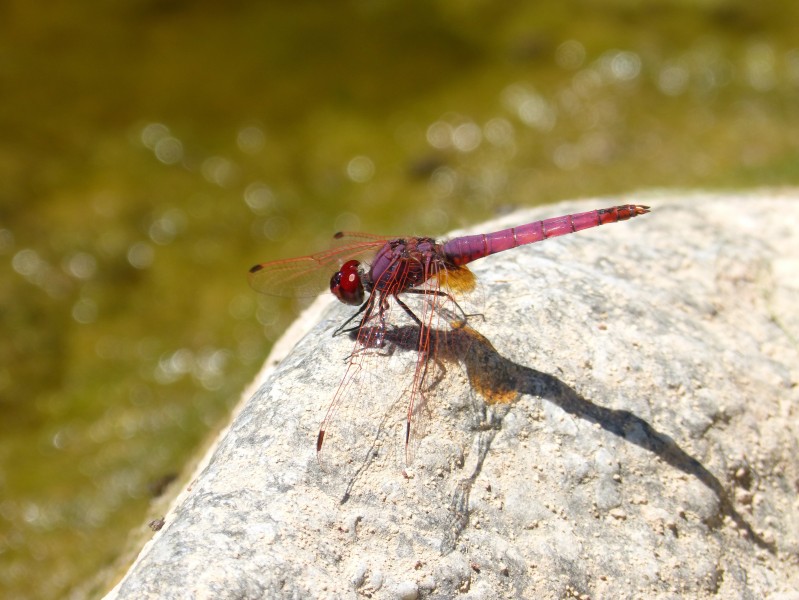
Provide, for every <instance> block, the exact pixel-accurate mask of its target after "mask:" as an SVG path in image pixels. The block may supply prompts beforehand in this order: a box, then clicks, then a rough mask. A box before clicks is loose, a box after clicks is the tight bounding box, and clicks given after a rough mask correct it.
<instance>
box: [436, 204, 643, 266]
mask: <svg viewBox="0 0 799 600" xmlns="http://www.w3.org/2000/svg"><path fill="white" fill-rule="evenodd" d="M648 212H649V207H648V206H641V205H636V204H625V205H623V206H614V207H613V208H602V209H599V210H591V211H588V212H583V213H575V214H572V215H564V216H562V217H554V218H551V219H544V220H543V221H535V222H534V223H527V224H526V225H520V226H519V227H511V228H510V229H503V230H501V231H495V232H493V233H483V234H477V235H465V236H462V237H457V238H454V239H452V240H450V241H448V242H446V243H445V244H444V246H443V250H444V253H445V254H446V256H447V258H448V259H449V260H450V261H452V262H453V263H454V264H456V265H465V264H467V263H470V262H472V261H474V260H477V259H478V258H483V257H484V256H488V255H489V254H496V253H497V252H502V251H503V250H510V249H511V248H516V247H518V246H524V245H526V244H534V243H535V242H540V241H542V240H545V239H547V238H551V237H557V236H559V235H566V234H569V233H574V232H576V231H581V230H583V229H590V228H591V227H598V226H599V225H605V224H607V223H617V222H618V221H626V220H627V219H631V218H632V217H635V216H638V215H642V214H645V213H648Z"/></svg>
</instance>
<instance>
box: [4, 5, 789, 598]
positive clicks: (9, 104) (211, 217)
mask: <svg viewBox="0 0 799 600" xmlns="http://www.w3.org/2000/svg"><path fill="white" fill-rule="evenodd" d="M797 23H799V3H797V2H795V0H783V1H779V0H766V1H759V2H752V1H751V0H740V1H735V0H705V1H696V2H691V1H689V0H682V1H680V0H660V1H658V0H652V1H643V0H642V1H636V0H605V1H600V0H594V1H589V0H583V1H577V0H557V1H556V0H550V1H541V2H519V1H509V0H490V1H489V0H466V1H464V0H427V1H413V0H411V1H405V2H400V1H393V0H375V1H365V0H362V1H349V2H340V3H332V2H311V1H303V0H300V1H297V0H293V1H291V2H250V1H246V0H234V1H232V2H225V3H223V2H203V1H198V2H183V1H181V0H118V1H116V2H84V3H80V2H66V1H63V0H62V1H59V0H53V1H51V2H47V3H44V4H41V3H27V2H22V1H21V0H10V1H7V2H4V3H3V4H2V6H0V93H2V97H1V99H0V311H2V312H0V595H5V596H7V597H17V598H19V597H29V598H61V597H64V596H66V595H68V594H70V593H71V594H72V596H73V597H84V596H95V595H98V594H100V593H102V592H103V591H104V590H105V589H107V588H106V587H105V586H107V585H108V584H109V583H110V582H111V581H112V580H113V576H114V575H113V572H114V569H115V568H117V567H118V566H119V565H123V564H124V561H125V558H124V557H123V558H120V556H121V555H122V553H123V552H125V550H126V548H127V549H128V550H129V549H130V548H131V547H135V545H136V543H137V542H136V541H135V540H136V537H135V536H138V537H146V536H147V535H150V534H151V532H150V531H149V529H146V526H144V525H143V523H145V522H146V520H147V519H149V518H152V515H153V514H155V515H157V514H158V512H157V509H156V508H154V507H153V504H152V503H153V502H154V497H155V496H157V495H158V494H159V493H160V492H161V491H162V490H163V487H164V485H165V484H166V483H167V482H168V481H169V480H170V479H171V478H172V477H174V476H176V475H178V474H179V473H181V470H182V469H183V466H184V465H185V464H186V462H187V461H188V460H190V458H191V457H192V456H193V455H196V453H197V451H198V448H200V447H201V446H202V445H203V444H206V443H208V440H209V439H211V436H212V434H213V432H214V431H215V430H217V429H218V428H219V427H220V426H221V425H222V424H224V422H225V420H226V418H227V415H228V414H229V412H230V410H231V407H232V406H233V405H234V403H235V402H236V401H237V400H238V396H239V394H240V392H241V391H242V389H243V388H244V387H245V385H246V384H247V383H249V382H250V381H251V379H252V378H253V376H254V375H255V373H256V372H257V370H258V369H259V367H260V366H261V363H262V361H263V359H264V358H265V356H266V354H267V351H268V349H269V346H270V344H271V342H272V341H273V340H274V339H276V337H277V336H278V335H279V334H280V332H281V331H282V330H283V329H284V328H285V326H286V325H287V324H288V323H289V322H290V320H291V319H292V318H293V315H295V314H296V307H292V306H290V305H281V304H279V303H278V302H277V301H275V300H271V299H268V298H266V297H257V295H256V294H255V293H254V292H253V291H252V290H251V289H250V288H249V287H248V285H247V281H246V272H247V269H248V268H249V267H250V266H251V265H252V264H253V263H256V262H262V261H265V260H270V259H275V258H279V257H285V256H290V255H295V254H305V253H309V252H312V251H316V250H320V249H322V248H324V247H326V245H327V240H328V239H329V237H330V235H331V234H332V233H333V232H335V231H337V230H339V229H362V230H366V231H370V232H374V233H386V234H399V233H411V234H414V233H415V234H429V235H435V234H441V233H444V232H446V231H447V230H448V229H452V228H454V227H458V226H462V225H466V224H470V223H475V222H479V221H480V220H483V219H486V218H489V217H491V216H493V215H496V214H497V213H499V212H505V211H508V210H511V209H513V208H515V207H524V206H530V205H534V204H540V203H546V202H552V201H555V200H559V199H566V198H574V197H580V196H588V195H590V196H596V195H600V194H601V195H607V196H609V197H612V199H609V200H608V201H607V202H606V203H605V204H613V203H616V202H617V201H618V202H629V201H635V199H636V198H635V191H636V190H640V189H644V188H654V187H714V188H720V187H724V188H739V187H751V186H758V185H785V184H787V185H795V184H796V183H797V182H798V181H799V41H797V35H796V24H797ZM697 210H701V207H697ZM553 216H554V215H553ZM653 218H655V217H653ZM309 443H311V442H310V441H309ZM131 531H134V538H131V537H129V536H130V532H131ZM131 539H133V540H134V541H131ZM98 573H104V574H103V575H99V576H98Z"/></svg>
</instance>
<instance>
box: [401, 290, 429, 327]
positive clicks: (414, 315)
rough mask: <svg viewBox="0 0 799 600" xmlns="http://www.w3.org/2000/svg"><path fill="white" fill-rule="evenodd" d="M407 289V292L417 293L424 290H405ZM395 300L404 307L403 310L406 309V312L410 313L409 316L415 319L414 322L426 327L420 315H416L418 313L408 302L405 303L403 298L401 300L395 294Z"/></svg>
mask: <svg viewBox="0 0 799 600" xmlns="http://www.w3.org/2000/svg"><path fill="white" fill-rule="evenodd" d="M405 291H406V292H417V293H420V292H422V290H405ZM394 300H396V301H397V304H399V305H400V306H401V307H402V310H404V311H405V312H406V313H408V316H409V317H410V318H411V319H413V322H414V323H416V324H417V325H418V326H419V327H424V324H422V320H421V319H420V318H419V317H417V316H416V314H415V313H414V312H413V311H412V310H411V309H410V307H409V306H408V305H407V304H405V303H404V302H403V301H402V300H400V299H399V297H398V296H394Z"/></svg>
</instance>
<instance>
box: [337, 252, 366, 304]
mask: <svg viewBox="0 0 799 600" xmlns="http://www.w3.org/2000/svg"><path fill="white" fill-rule="evenodd" d="M360 264H361V263H359V262H358V261H357V260H348V261H347V262H345V263H344V264H343V265H342V266H341V270H340V271H337V272H336V273H334V274H333V277H331V278H330V291H331V292H333V294H335V296H336V298H338V299H339V300H340V301H341V302H343V303H344V304H351V305H353V306H357V305H359V304H361V303H363V297H364V291H363V282H362V281H361V273H360V271H358V267H359V266H360Z"/></svg>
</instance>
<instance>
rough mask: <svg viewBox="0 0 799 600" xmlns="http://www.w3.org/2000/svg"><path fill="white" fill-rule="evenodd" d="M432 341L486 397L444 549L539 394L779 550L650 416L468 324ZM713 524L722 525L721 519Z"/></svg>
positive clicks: (400, 341)
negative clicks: (517, 355)
mask: <svg viewBox="0 0 799 600" xmlns="http://www.w3.org/2000/svg"><path fill="white" fill-rule="evenodd" d="M434 333H435V334H436V335H431V339H435V340H437V342H436V344H435V346H434V348H433V349H432V350H433V351H432V352H431V356H432V357H433V358H432V360H436V361H442V362H458V363H460V364H461V365H463V367H464V369H465V371H466V374H467V377H468V379H469V382H470V385H471V386H472V388H473V389H474V390H475V391H476V392H477V393H478V394H479V395H480V396H481V397H482V400H483V402H482V405H483V406H482V409H481V410H483V411H485V417H484V418H483V419H482V423H481V425H480V426H479V427H478V428H477V435H478V438H477V440H476V448H477V449H476V461H475V466H474V468H473V470H472V472H471V474H470V475H469V476H468V477H465V478H464V479H462V480H461V481H460V482H459V483H458V485H457V487H456V491H455V493H454V494H453V498H452V501H451V512H452V516H451V527H450V530H449V532H448V533H447V534H446V535H445V538H444V540H443V541H442V545H441V550H442V552H443V553H448V552H450V551H452V550H453V549H454V548H455V546H456V543H457V540H458V538H459V537H460V534H461V533H462V532H463V530H464V529H465V528H466V527H467V526H468V523H469V509H468V507H469V495H470V493H471V489H472V487H473V485H474V483H475V481H476V479H477V477H478V476H479V474H480V472H481V470H482V467H483V463H484V461H485V459H486V456H487V455H488V451H489V450H490V448H491V443H492V441H493V440H494V437H495V436H496V433H497V431H498V430H499V429H500V428H501V424H502V419H503V418H504V416H505V415H506V414H507V412H508V410H509V408H510V406H511V404H512V403H513V402H515V401H516V400H517V399H518V398H519V397H520V396H521V395H522V394H527V395H531V396H538V397H540V398H543V399H544V400H547V401H548V402H552V403H553V404H555V405H556V406H558V407H560V408H561V409H562V410H563V411H565V412H567V413H569V414H571V415H573V416H575V417H577V418H579V419H583V420H585V421H588V422H589V423H594V424H597V425H599V426H600V427H601V428H602V429H604V430H606V431H608V432H610V433H612V434H614V435H616V436H618V437H620V438H623V439H624V440H625V441H627V442H630V443H633V444H636V445H637V446H640V447H641V448H644V449H645V450H648V451H649V452H651V453H652V454H655V455H656V456H658V457H659V458H660V459H662V460H663V461H664V462H666V463H667V464H669V465H671V466H672V467H674V468H676V469H679V470H680V471H682V472H683V473H685V474H686V475H689V476H691V477H694V478H696V479H698V480H699V481H700V482H701V483H702V484H703V485H705V486H706V487H707V488H708V489H709V490H711V491H712V492H713V494H714V495H715V496H716V498H717V499H718V501H719V504H720V508H721V513H722V515H724V516H728V517H729V518H730V519H732V521H733V522H734V523H735V524H736V526H737V527H738V528H739V529H740V530H742V531H743V532H745V534H746V536H747V537H748V538H749V539H751V540H752V541H753V542H754V543H755V544H757V546H759V547H761V548H764V549H766V550H768V551H769V552H772V553H773V552H775V548H774V547H773V544H769V543H767V542H766V541H765V540H764V539H763V538H762V537H761V536H760V535H758V534H757V533H756V532H755V531H754V530H753V529H752V526H751V525H750V524H749V523H748V522H747V521H746V519H744V517H743V516H742V515H741V514H740V513H739V512H738V511H737V510H736V509H735V507H734V506H733V504H732V502H731V501H730V499H729V496H728V494H727V492H726V490H725V489H724V486H723V485H722V483H721V482H720V481H719V479H718V478H717V477H716V476H715V475H713V473H711V472H710V471H709V470H708V469H707V468H706V467H705V466H704V465H702V463H701V462H700V461H699V460H697V459H696V458H694V457H693V456H691V455H690V454H689V453H688V452H686V451H685V450H683V449H682V448H681V447H680V446H679V445H678V444H677V443H676V442H675V441H674V440H673V439H672V438H671V437H669V436H668V435H667V434H665V433H662V432H660V431H658V430H657V429H656V428H655V427H653V426H652V425H650V424H649V423H648V422H647V421H646V420H644V419H642V418H641V417H639V416H637V415H636V414H634V413H633V412H631V411H629V410H623V409H613V408H606V407H603V406H599V405H597V404H595V403H593V402H591V401H590V400H587V399H585V398H584V397H582V396H581V395H580V394H579V393H578V392H577V391H575V390H574V389H573V388H571V387H570V386H568V385H567V384H565V383H563V382H562V381H561V380H559V379H558V378H557V377H555V376H553V375H550V374H548V373H544V372H542V371H538V370H536V369H533V368H531V367H526V366H524V365H519V364H516V363H514V362H513V361H511V360H509V359H507V358H505V357H503V356H502V355H500V354H499V353H498V352H497V351H496V350H495V349H494V347H493V346H492V345H491V343H490V342H489V341H488V339H486V338H485V337H484V336H483V335H481V334H480V333H479V332H477V331H476V330H474V329H473V328H471V327H470V326H468V325H466V324H465V323H462V322H458V321H454V322H453V323H452V327H451V329H449V330H446V331H443V330H441V331H436V332H434ZM418 338H419V328H418V327H417V326H407V327H398V328H396V329H394V330H392V331H391V332H390V333H387V334H386V338H385V339H386V341H387V342H388V343H390V344H394V345H395V346H396V347H398V348H400V349H403V350H405V349H407V350H411V349H413V345H412V344H413V341H414V340H417V339H418ZM709 525H710V526H713V527H717V526H720V525H721V521H719V522H718V523H711V524H709Z"/></svg>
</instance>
